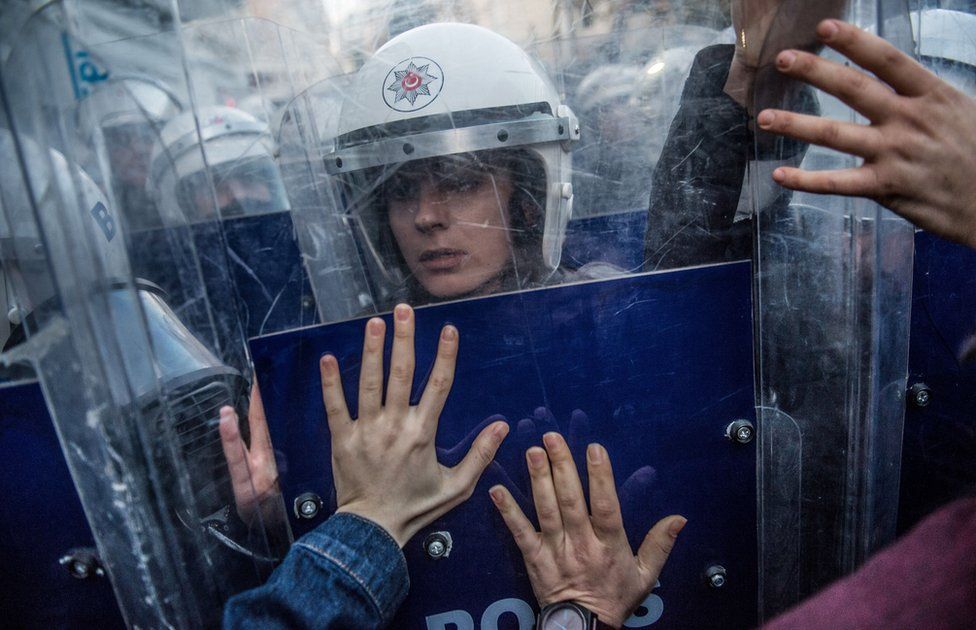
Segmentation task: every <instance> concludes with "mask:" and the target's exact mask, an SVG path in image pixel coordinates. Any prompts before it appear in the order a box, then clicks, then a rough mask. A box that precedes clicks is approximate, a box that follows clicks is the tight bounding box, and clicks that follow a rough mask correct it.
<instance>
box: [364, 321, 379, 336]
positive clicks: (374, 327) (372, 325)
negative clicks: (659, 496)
mask: <svg viewBox="0 0 976 630" xmlns="http://www.w3.org/2000/svg"><path fill="white" fill-rule="evenodd" d="M366 328H367V329H368V330H369V334H371V335H373V336H374V337H378V336H380V335H382V334H383V320H382V319H379V318H374V319H371V320H369V323H368V324H366Z"/></svg>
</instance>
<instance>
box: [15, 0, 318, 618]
mask: <svg viewBox="0 0 976 630" xmlns="http://www.w3.org/2000/svg"><path fill="white" fill-rule="evenodd" d="M177 9H178V7H177V5H176V4H175V3H174V4H173V5H172V6H170V5H165V6H161V7H158V8H155V9H147V8H145V7H137V8H130V7H126V6H119V5H115V4H111V3H80V2H79V3H75V2H56V3H44V4H43V5H41V6H40V7H39V8H37V9H36V10H35V11H33V12H31V13H30V14H26V13H25V14H24V16H23V18H24V21H23V22H22V24H20V25H19V28H18V36H17V37H16V38H15V39H13V40H12V41H11V42H10V46H9V50H8V49H5V50H4V53H5V58H4V59H3V64H2V69H0V75H2V96H3V111H4V119H3V129H2V130H0V133H2V134H3V135H2V147H3V149H2V153H3V155H4V157H5V159H7V161H8V166H9V167H10V168H7V169H6V170H5V171H4V173H3V185H2V213H3V217H2V219H0V227H2V231H0V238H2V242H0V252H2V255H3V259H2V265H0V271H2V272H3V273H2V276H3V278H4V296H5V301H7V302H9V305H8V306H9V308H8V309H5V315H6V319H7V322H8V332H6V333H5V335H4V353H3V355H2V356H3V363H4V366H5V370H4V374H3V376H4V377H7V376H8V375H9V372H8V369H13V368H12V367H11V366H17V367H18V368H20V366H23V365H29V366H30V367H29V369H30V370H32V371H33V372H34V373H35V374H36V376H37V378H38V379H39V380H40V383H41V386H42V388H43V390H44V397H45V400H46V404H47V408H48V411H49V412H50V415H51V417H52V419H53V421H54V424H55V427H56V429H57V432H58V438H59V441H60V443H61V446H62V449H63V453H64V458H65V459H66V460H67V463H68V467H69V469H70V470H71V475H72V477H73V481H74V485H75V488H76V490H77V493H78V495H79V497H80V499H81V503H82V504H83V506H84V509H85V513H86V516H87V519H88V523H89V525H90V527H91V530H92V534H93V535H94V539H95V542H96V543H97V548H98V549H97V554H98V557H99V561H100V563H101V565H102V566H103V567H104V571H105V572H107V574H108V576H109V577H110V579H111V582H112V585H113V588H114V590H115V593H116V596H117V599H118V602H119V606H120V609H121V612H122V614H123V616H124V618H125V621H126V623H128V624H129V625H130V626H135V627H201V626H202V627H212V626H216V625H219V623H220V618H221V611H222V604H223V602H224V601H226V599H227V598H229V597H230V596H231V595H233V594H235V593H237V592H240V591H241V590H243V589H245V588H249V587H252V586H256V585H258V584H260V583H261V581H262V580H263V579H265V578H266V576H267V575H268V574H269V573H270V571H271V570H272V569H273V567H274V566H275V565H276V564H277V562H279V561H280V560H281V558H282V557H283V556H284V554H285V552H286V551H287V548H288V545H289V543H290V541H291V532H290V529H289V525H288V522H287V518H286V516H285V514H284V505H283V503H282V499H281V494H280V491H279V489H278V485H277V471H276V469H275V466H274V457H273V453H271V445H270V443H269V442H268V440H267V435H266V432H267V429H266V428H265V425H264V421H263V418H262V417H261V413H260V397H259V395H258V394H257V390H256V385H255V384H254V381H253V371H252V368H251V364H250V358H249V353H248V349H247V346H246V343H245V340H246V335H247V332H248V331H249V330H250V329H251V328H252V327H253V328H254V329H257V330H260V328H261V327H262V326H268V325H275V323H274V317H277V316H278V315H277V314H276V313H277V312H276V311H275V310H274V309H275V308H278V307H281V305H282V303H283V302H284V301H285V299H284V298H283V296H286V297H289V298H290V299H291V302H290V306H291V309H290V310H289V311H288V313H287V314H286V315H281V316H280V317H289V318H292V319H293V320H294V321H297V322H299V323H300V322H301V321H302V315H301V313H302V312H303V309H304V308H305V307H303V306H302V286H303V284H302V275H301V273H298V274H295V275H294V277H292V278H291V279H290V280H289V278H288V277H286V278H285V280H282V281H281V283H280V286H277V287H275V286H270V285H267V284H265V285H262V288H263V289H264V290H265V291H266V293H267V299H266V300H264V301H263V302H261V301H258V300H251V301H249V302H247V303H244V302H242V297H241V296H242V294H244V295H247V293H246V292H245V291H242V290H240V288H239V282H238V281H239V279H240V278H242V277H247V278H255V277H256V278H257V280H256V282H257V283H258V284H261V282H262V280H264V279H265V278H264V277H262V276H261V275H260V273H248V272H250V268H249V267H248V264H247V263H248V261H247V260H244V261H243V262H242V260H241V259H240V257H237V258H235V255H236V251H235V250H234V249H233V248H231V247H229V246H228V242H230V241H233V242H235V243H236V244H237V245H238V250H240V249H246V248H252V249H258V250H259V251H260V250H262V249H263V250H267V247H268V246H267V243H266V242H265V241H261V240H260V239H261V237H263V236H265V235H266V233H267V231H262V229H261V226H260V225H259V226H258V227H257V228H254V229H252V230H251V231H250V232H248V231H247V230H238V232H237V234H238V237H237V240H236V241H234V240H233V237H230V238H229V237H228V234H229V233H230V232H232V231H233V230H234V228H233V227H232V226H231V223H232V221H233V220H246V219H254V218H257V220H260V219H261V218H262V217H267V216H282V215H287V211H288V209H289V203H288V201H287V198H286V196H285V194H284V190H283V187H282V185H281V177H280V174H279V173H278V171H277V168H276V165H275V163H274V159H273V156H274V147H273V144H272V141H271V134H270V133H269V131H268V123H267V120H270V119H271V118H272V117H273V116H274V107H275V106H276V103H278V102H279V101H280V100H286V97H285V96H282V91H283V90H285V91H287V90H288V89H296V90H297V89H299V86H301V87H304V86H303V85H302V82H303V81H305V80H306V78H303V76H302V75H301V73H300V71H299V64H298V63H297V62H296V63H295V64H294V65H293V69H294V72H293V73H291V74H289V70H288V67H287V64H288V63H290V62H291V60H292V58H294V59H296V60H297V59H309V58H314V54H313V53H312V52H310V51H306V52H303V53H299V52H297V50H298V49H299V48H300V47H301V46H302V44H301V43H297V42H296V41H295V39H294V38H289V35H288V33H287V32H286V31H285V30H281V31H279V30H278V29H277V28H276V27H274V26H273V25H269V24H268V23H266V22H259V21H250V22H249V21H248V20H240V19H238V20H236V21H234V22H233V25H232V26H228V25H227V24H226V23H225V22H220V21H218V22H216V23H214V24H213V25H212V28H211V31H212V32H214V33H217V34H216V35H214V34H207V33H205V32H204V31H206V28H205V26H206V25H201V27H202V28H201V29H197V30H194V29H193V28H191V26H192V25H186V24H182V23H181V22H180V15H179V11H178V10H177ZM218 15H219V12H218ZM207 17H209V18H213V17H214V14H213V13H210V14H208V15H207ZM228 31H231V32H232V33H233V34H232V35H226V33H227V32H228ZM222 34H223V36H222ZM201 42H202V43H201ZM191 49H192V58H191V57H190V56H189V55H190V52H189V51H190V50H191ZM248 52H250V53H256V54H259V57H260V61H261V63H262V64H264V65H262V66H261V67H260V68H259V67H258V62H257V61H255V60H254V58H253V57H249V56H248V54H247V53H248ZM218 76H219V78H220V80H219V81H218V80H214V77H218ZM206 88H210V89H212V90H213V92H207V91H206ZM245 101H249V102H252V103H255V104H253V105H252V107H253V111H254V113H247V112H242V111H240V110H239V109H238V108H235V107H233V106H234V105H235V104H236V102H245ZM217 105H220V106H223V107H224V108H225V109H228V110H234V111H230V112H226V113H224V112H217V115H216V116H214V115H211V114H212V108H213V106H217ZM207 108H211V109H210V110H207ZM205 110H207V111H205ZM221 115H224V118H226V120H223V119H220V120H216V119H215V118H219V117H220V116H221ZM262 119H264V120H263V121H262ZM208 123H210V124H211V126H209V127H208ZM277 229H278V232H273V231H272V233H273V234H277V235H278V238H279V240H281V239H282V238H283V237H282V233H284V234H285V235H286V236H287V239H286V241H285V242H286V243H287V242H289V241H290V240H291V239H292V238H293V237H292V236H291V232H292V230H291V228H290V225H289V226H288V227H285V228H283V227H281V226H280V225H278V226H277ZM251 234H257V235H258V237H257V239H256V240H253V241H248V238H249V236H250V235H251ZM242 242H244V243H245V244H244V245H241V243H242ZM258 245H260V247H258ZM290 251H291V252H292V253H293V255H294V261H293V265H292V267H293V268H297V269H298V270H299V272H300V265H299V264H298V263H297V260H298V257H297V249H295V247H294V245H293V246H292V249H291V250H290ZM250 262H251V264H254V262H253V260H252V261H250ZM235 264H236V265H237V266H236V267H235ZM242 268H244V271H241V269H242ZM292 270H293V269H290V271H292ZM286 289H287V290H286ZM255 322H256V323H255ZM269 322H271V323H270V324H269ZM224 406H231V407H234V408H235V409H236V410H237V412H238V415H239V417H240V418H241V420H240V422H239V424H234V423H233V422H229V421H227V420H225V421H224V422H223V423H221V421H220V413H219V412H220V409H221V408H222V407H224ZM258 462H264V464H263V466H259V465H258ZM42 546H43V543H42ZM101 570H102V569H99V571H101ZM80 596H82V593H81V591H79V592H78V593H74V591H66V592H65V597H66V598H68V599H71V598H76V597H80ZM14 623H16V621H15V622H14Z"/></svg>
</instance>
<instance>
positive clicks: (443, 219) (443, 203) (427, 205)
mask: <svg viewBox="0 0 976 630" xmlns="http://www.w3.org/2000/svg"><path fill="white" fill-rule="evenodd" d="M413 223H414V225H415V226H416V228H417V229H418V230H420V231H421V232H424V233H427V232H432V231H435V230H444V229H447V227H448V226H450V224H451V212H450V208H449V204H448V203H447V200H446V199H445V198H444V195H443V194H441V193H439V192H438V191H437V188H436V187H435V186H431V185H429V184H427V183H426V182H425V183H424V184H423V185H421V187H420V194H419V195H418V196H417V213H416V214H415V215H414V219H413Z"/></svg>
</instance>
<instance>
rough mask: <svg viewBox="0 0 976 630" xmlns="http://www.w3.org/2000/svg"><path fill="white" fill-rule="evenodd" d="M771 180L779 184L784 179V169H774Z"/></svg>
mask: <svg viewBox="0 0 976 630" xmlns="http://www.w3.org/2000/svg"><path fill="white" fill-rule="evenodd" d="M773 181H775V182H777V183H780V184H782V183H783V182H784V181H786V171H784V170H783V169H781V168H778V169H776V170H775V171H773Z"/></svg>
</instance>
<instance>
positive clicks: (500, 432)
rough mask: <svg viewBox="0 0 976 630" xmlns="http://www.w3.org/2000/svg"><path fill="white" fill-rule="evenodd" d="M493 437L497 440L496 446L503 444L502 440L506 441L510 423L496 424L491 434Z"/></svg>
mask: <svg viewBox="0 0 976 630" xmlns="http://www.w3.org/2000/svg"><path fill="white" fill-rule="evenodd" d="M491 435H492V437H494V438H495V443H496V444H501V443H502V440H504V439H505V436H506V435H508V423H507V422H499V423H498V424H496V425H495V428H494V429H493V430H492V432H491Z"/></svg>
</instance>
